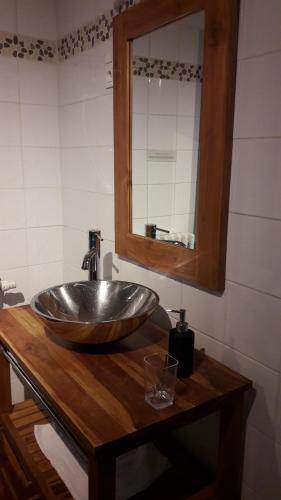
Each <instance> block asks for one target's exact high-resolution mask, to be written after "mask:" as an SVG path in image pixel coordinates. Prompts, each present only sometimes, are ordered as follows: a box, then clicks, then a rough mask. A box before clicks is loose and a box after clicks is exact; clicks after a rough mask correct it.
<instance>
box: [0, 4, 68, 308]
mask: <svg viewBox="0 0 281 500" xmlns="http://www.w3.org/2000/svg"><path fill="white" fill-rule="evenodd" d="M54 7H55V3H54V1H53V0H40V1H38V0H17V1H13V0H1V1H0V8H1V13H3V15H2V14H1V19H0V31H4V32H10V33H12V34H18V33H19V34H21V35H27V36H31V37H42V38H44V39H47V40H56V13H55V8H54ZM0 130H1V133H0V241H1V244H0V277H2V278H3V279H8V280H14V281H16V283H17V285H18V288H17V290H16V291H15V292H11V293H9V294H6V295H5V302H6V304H5V305H15V304H21V303H23V302H29V301H30V298H31V297H32V295H34V294H35V293H36V292H38V291H39V290H41V289H43V288H46V287H47V286H49V285H52V284H54V283H57V282H60V281H62V259H63V255H62V201H61V174H60V154H59V145H60V144H59V127H58V85H57V66H56V64H53V63H46V62H44V63H41V62H37V61H31V60H25V59H19V58H14V57H6V56H4V55H0Z"/></svg>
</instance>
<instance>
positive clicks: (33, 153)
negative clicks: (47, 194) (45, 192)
mask: <svg viewBox="0 0 281 500" xmlns="http://www.w3.org/2000/svg"><path fill="white" fill-rule="evenodd" d="M22 154H23V166H24V185H25V187H27V188H31V187H58V186H60V184H61V172H60V153H59V149H56V148H23V149H22Z"/></svg>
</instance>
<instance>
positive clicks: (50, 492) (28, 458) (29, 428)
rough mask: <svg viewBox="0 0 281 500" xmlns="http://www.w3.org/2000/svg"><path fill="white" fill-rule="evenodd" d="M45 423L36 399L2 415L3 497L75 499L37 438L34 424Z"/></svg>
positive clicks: (0, 469)
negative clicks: (41, 448) (43, 451)
mask: <svg viewBox="0 0 281 500" xmlns="http://www.w3.org/2000/svg"><path fill="white" fill-rule="evenodd" d="M45 423H48V418H47V415H46V414H45V413H44V410H42V409H41V408H39V407H38V406H37V404H36V403H35V402H34V401H33V400H27V401H24V402H22V403H19V404H17V405H15V406H14V409H13V411H12V412H11V413H10V414H4V415H1V417H0V426H1V445H0V453H1V455H0V498H3V499H4V498H5V500H6V499H7V500H8V499H10V498H11V499H16V500H23V499H25V500H41V499H48V500H49V499H50V500H53V499H56V500H73V497H72V496H71V495H70V493H69V491H68V489H67V488H66V486H65V484H64V483H63V481H62V480H61V478H60V477H59V475H58V474H57V472H56V471H55V469H54V468H53V467H52V465H51V463H50V462H49V460H48V459H47V458H46V457H45V455H44V454H43V453H42V451H41V450H40V448H39V446H38V444H37V441H36V439H35V436H34V425H37V424H45ZM1 483H2V484H1ZM1 488H2V491H3V496H1ZM4 495H5V496H4Z"/></svg>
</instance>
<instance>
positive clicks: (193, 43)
mask: <svg viewBox="0 0 281 500" xmlns="http://www.w3.org/2000/svg"><path fill="white" fill-rule="evenodd" d="M203 37H204V32H203V31H200V30H198V29H197V28H196V29H191V28H188V27H186V26H185V24H184V23H181V24H180V31H179V61H181V62H186V63H191V64H202V61H203V43H204V38H203Z"/></svg>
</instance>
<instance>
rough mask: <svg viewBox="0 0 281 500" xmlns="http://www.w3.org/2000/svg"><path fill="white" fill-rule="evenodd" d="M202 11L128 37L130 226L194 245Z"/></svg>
mask: <svg viewBox="0 0 281 500" xmlns="http://www.w3.org/2000/svg"><path fill="white" fill-rule="evenodd" d="M203 37H204V13H203V12H198V13H196V14H193V15H189V16H186V17H185V18H183V19H181V20H180V21H177V22H175V23H172V24H169V25H167V26H164V27H163V28H161V29H158V30H155V31H153V32H152V33H149V34H147V35H145V36H143V37H141V38H138V39H135V40H134V41H133V42H132V50H131V54H132V61H131V71H132V102H131V106H132V159H131V165H132V176H131V178H132V232H133V233H135V234H139V235H142V236H147V237H150V238H157V239H159V240H162V241H163V242H165V243H167V244H173V245H176V246H184V247H186V248H195V227H196V210H195V207H196V184H197V177H198V175H197V174H198V149H199V126H200V101H201V87H202V63H203Z"/></svg>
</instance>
